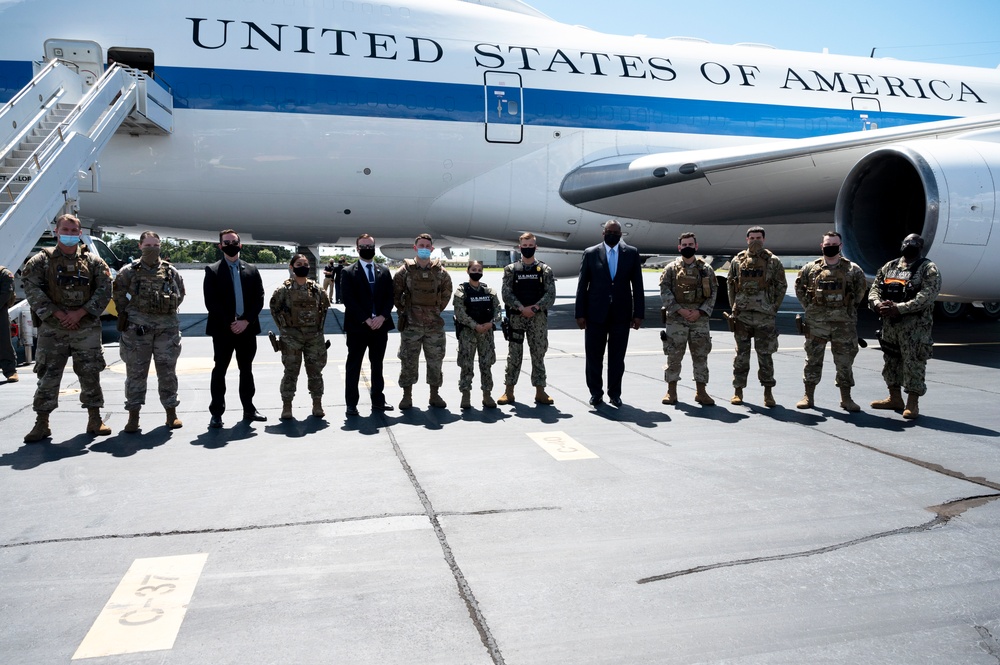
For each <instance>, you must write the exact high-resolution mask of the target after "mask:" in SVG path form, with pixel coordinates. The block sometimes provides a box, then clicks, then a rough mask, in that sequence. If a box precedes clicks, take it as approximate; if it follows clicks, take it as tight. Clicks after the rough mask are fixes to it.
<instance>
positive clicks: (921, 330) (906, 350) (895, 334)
mask: <svg viewBox="0 0 1000 665" xmlns="http://www.w3.org/2000/svg"><path fill="white" fill-rule="evenodd" d="M879 345H880V346H881V347H882V356H883V358H884V359H885V364H884V366H883V367H882V378H883V379H885V384H886V385H887V386H901V387H902V388H904V389H905V390H906V392H908V393H914V394H915V395H918V396H921V395H924V394H926V393H927V383H926V382H925V381H924V377H925V376H926V373H927V359H928V358H930V357H931V354H932V352H933V349H934V342H933V340H932V339H931V331H930V327H929V326H927V325H926V324H923V323H922V322H919V321H917V320H914V322H913V323H910V322H909V321H907V320H906V318H904V319H903V320H902V321H901V322H899V323H892V322H890V321H888V320H886V319H882V331H881V333H880V336H879Z"/></svg>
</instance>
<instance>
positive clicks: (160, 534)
mask: <svg viewBox="0 0 1000 665" xmlns="http://www.w3.org/2000/svg"><path fill="white" fill-rule="evenodd" d="M539 510H561V508H558V507H555V506H537V507H533V508H502V509H496V510H477V511H471V512H458V511H455V512H447V513H438V514H439V515H447V516H449V517H451V516H459V517H461V516H472V517H476V516H481V515H498V514H501V513H522V512H524V513H527V512H533V511H539ZM424 516H426V513H382V514H380V515H360V516H357V517H339V518H329V519H321V520H303V521H301V522H284V523H281V524H249V525H246V526H233V527H216V528H206V529H174V530H171V531H146V532H142V533H105V534H99V535H95V536H78V537H67V538H48V539H45V540H26V541H21V542H16V543H4V544H0V550H3V549H11V548H14V547H28V546H31V545H51V544H53V543H85V542H88V541H92V540H129V539H132V538H165V537H168V536H196V535H198V534H207V533H240V532H242V531H264V530H267V529H294V528H297V527H303V526H316V525H321V524H345V523H349V522H367V521H371V520H383V519H388V518H392V517H424Z"/></svg>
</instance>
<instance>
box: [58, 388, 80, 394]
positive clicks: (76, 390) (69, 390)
mask: <svg viewBox="0 0 1000 665" xmlns="http://www.w3.org/2000/svg"><path fill="white" fill-rule="evenodd" d="M59 394H60V395H79V394H80V389H79V388H67V389H66V390H60V391H59Z"/></svg>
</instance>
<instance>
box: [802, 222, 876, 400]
mask: <svg viewBox="0 0 1000 665" xmlns="http://www.w3.org/2000/svg"><path fill="white" fill-rule="evenodd" d="M840 246H841V239H840V234H839V233H837V232H836V231H828V232H827V233H825V234H824V235H823V244H822V245H821V248H822V250H823V256H822V257H821V258H819V259H816V260H815V261H812V262H810V263H807V264H805V265H804V266H802V270H800V271H799V275H798V277H797V278H796V279H795V296H796V297H797V298H798V299H799V302H800V303H801V304H802V307H803V308H804V309H805V320H804V325H803V332H804V334H805V336H806V342H805V351H806V365H805V370H804V372H803V376H802V381H803V383H804V384H805V389H806V394H805V397H803V398H802V399H801V400H799V402H798V403H797V404H796V405H795V406H796V408H799V409H809V408H812V406H813V404H814V401H813V400H814V393H815V390H816V384H817V383H819V380H820V377H821V376H822V374H823V354H824V353H825V352H826V343H827V342H830V350H831V351H832V352H833V363H834V366H835V367H836V368H837V380H836V383H837V387H839V388H840V407H841V408H842V409H844V410H845V411H849V412H852V413H853V412H856V411H860V410H861V407H860V406H858V405H857V404H856V403H855V402H854V400H853V399H851V387H852V386H854V368H853V365H854V357H855V356H857V355H858V305H859V304H860V303H861V301H862V300H864V297H865V288H866V286H867V285H866V283H865V274H864V273H863V272H862V271H861V268H859V267H858V266H856V265H855V264H853V263H851V262H850V261H848V260H847V259H845V258H844V257H843V256H841V254H840Z"/></svg>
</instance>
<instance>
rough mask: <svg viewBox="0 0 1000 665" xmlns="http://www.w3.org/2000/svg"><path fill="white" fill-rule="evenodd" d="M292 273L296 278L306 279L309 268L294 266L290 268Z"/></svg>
mask: <svg viewBox="0 0 1000 665" xmlns="http://www.w3.org/2000/svg"><path fill="white" fill-rule="evenodd" d="M292 272H293V273H295V276H296V277H308V276H309V266H295V267H294V268H292Z"/></svg>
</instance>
